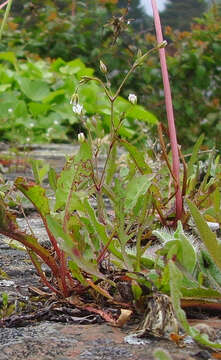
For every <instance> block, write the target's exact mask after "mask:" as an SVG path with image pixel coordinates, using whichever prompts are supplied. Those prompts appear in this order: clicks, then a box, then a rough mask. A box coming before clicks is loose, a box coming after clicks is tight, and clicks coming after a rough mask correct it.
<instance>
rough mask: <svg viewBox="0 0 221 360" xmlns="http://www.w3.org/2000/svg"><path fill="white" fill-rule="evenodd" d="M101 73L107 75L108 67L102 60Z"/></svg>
mask: <svg viewBox="0 0 221 360" xmlns="http://www.w3.org/2000/svg"><path fill="white" fill-rule="evenodd" d="M100 71H101V72H102V73H103V74H106V73H107V66H106V65H105V64H104V63H103V61H101V60H100Z"/></svg>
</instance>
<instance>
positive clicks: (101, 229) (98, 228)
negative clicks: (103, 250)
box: [84, 199, 123, 260]
mask: <svg viewBox="0 0 221 360" xmlns="http://www.w3.org/2000/svg"><path fill="white" fill-rule="evenodd" d="M84 211H85V213H86V214H87V215H88V218H89V220H90V225H91V226H92V228H93V230H94V232H95V233H96V234H97V236H98V238H99V242H100V244H102V243H103V244H104V245H107V244H108V243H109V236H108V235H107V232H106V227H105V226H104V224H102V223H100V222H99V221H98V219H97V217H96V214H95V210H94V209H93V207H92V206H91V205H90V204H89V202H88V200H87V199H85V200H84ZM108 249H109V250H110V252H111V253H112V254H113V255H114V256H116V257H117V258H118V259H120V260H123V257H122V255H121V253H120V252H119V251H118V250H117V249H116V248H115V246H114V245H113V242H110V243H109V245H108Z"/></svg>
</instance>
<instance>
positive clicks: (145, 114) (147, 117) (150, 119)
mask: <svg viewBox="0 0 221 360" xmlns="http://www.w3.org/2000/svg"><path fill="white" fill-rule="evenodd" d="M126 116H128V117H131V118H134V119H138V120H141V121H143V122H146V123H148V124H154V125H155V124H157V123H158V120H157V118H156V116H155V115H154V114H152V113H151V112H149V111H147V110H145V109H144V108H143V106H140V105H134V106H131V108H130V110H128V111H127V113H126Z"/></svg>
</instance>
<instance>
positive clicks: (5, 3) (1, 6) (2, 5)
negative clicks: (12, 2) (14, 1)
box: [0, 0, 8, 10]
mask: <svg viewBox="0 0 221 360" xmlns="http://www.w3.org/2000/svg"><path fill="white" fill-rule="evenodd" d="M7 4H8V0H7V1H5V2H4V3H3V4H1V5H0V10H1V9H2V8H3V7H4V6H5V5H7Z"/></svg>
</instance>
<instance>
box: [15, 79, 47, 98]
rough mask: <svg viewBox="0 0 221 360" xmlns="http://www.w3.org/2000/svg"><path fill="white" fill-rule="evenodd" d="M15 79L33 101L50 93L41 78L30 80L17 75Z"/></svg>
mask: <svg viewBox="0 0 221 360" xmlns="http://www.w3.org/2000/svg"><path fill="white" fill-rule="evenodd" d="M17 80H18V83H19V85H20V87H21V90H22V91H23V93H24V94H25V95H26V96H27V97H28V98H29V99H31V100H33V101H41V100H43V99H44V98H46V96H48V95H49V93H50V90H49V86H48V85H47V83H46V82H44V81H42V80H30V79H28V78H22V77H18V78H17Z"/></svg>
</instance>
